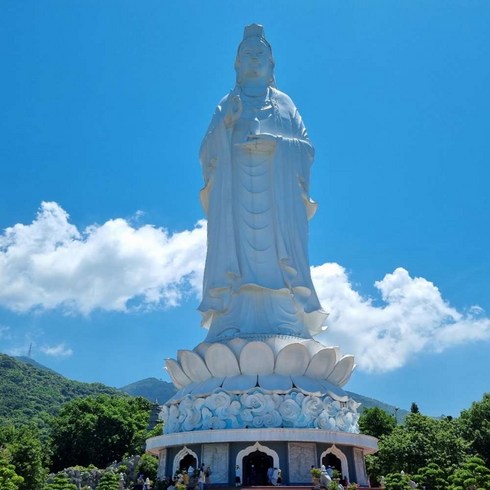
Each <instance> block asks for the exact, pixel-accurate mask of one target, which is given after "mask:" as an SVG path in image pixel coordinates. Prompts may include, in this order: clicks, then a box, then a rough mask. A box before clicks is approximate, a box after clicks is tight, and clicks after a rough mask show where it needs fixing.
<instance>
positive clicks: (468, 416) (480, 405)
mask: <svg viewBox="0 0 490 490" xmlns="http://www.w3.org/2000/svg"><path fill="white" fill-rule="evenodd" d="M459 424H460V426H461V433H462V435H463V437H464V438H465V439H466V440H467V441H468V442H469V443H470V446H471V448H472V449H473V450H474V451H475V452H476V453H478V454H479V455H480V456H481V457H483V459H484V460H485V463H486V464H487V466H490V393H485V394H484V395H483V399H482V400H481V401H480V402H474V403H473V404H472V405H471V407H470V408H469V409H467V410H463V411H462V412H461V416H460V418H459Z"/></svg>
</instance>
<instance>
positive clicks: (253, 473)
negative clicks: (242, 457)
mask: <svg viewBox="0 0 490 490" xmlns="http://www.w3.org/2000/svg"><path fill="white" fill-rule="evenodd" d="M256 483H257V472H256V471H255V466H254V465H252V467H251V468H250V485H252V486H254V485H255V484H256Z"/></svg>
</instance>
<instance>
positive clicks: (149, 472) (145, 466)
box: [137, 454, 158, 481]
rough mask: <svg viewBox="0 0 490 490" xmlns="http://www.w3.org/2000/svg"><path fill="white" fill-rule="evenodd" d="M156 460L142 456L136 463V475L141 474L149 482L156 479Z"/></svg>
mask: <svg viewBox="0 0 490 490" xmlns="http://www.w3.org/2000/svg"><path fill="white" fill-rule="evenodd" d="M157 470H158V459H157V458H156V457H155V456H152V455H151V454H143V456H141V459H140V460H139V463H138V471H137V473H138V474H143V475H145V477H148V478H149V479H150V480H151V481H155V480H156V479H157Z"/></svg>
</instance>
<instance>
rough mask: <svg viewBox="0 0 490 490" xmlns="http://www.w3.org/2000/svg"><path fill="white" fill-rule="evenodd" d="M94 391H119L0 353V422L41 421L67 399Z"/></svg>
mask: <svg viewBox="0 0 490 490" xmlns="http://www.w3.org/2000/svg"><path fill="white" fill-rule="evenodd" d="M97 394H108V395H116V394H120V395H123V393H122V392H121V391H119V390H117V389H115V388H110V387H108V386H105V385H103V384H101V383H90V384H89V383H81V382H79V381H72V380H70V379H68V378H65V377H64V376H61V375H60V374H58V373H56V372H54V371H51V370H50V369H47V368H45V367H44V366H41V365H40V364H37V363H36V364H31V363H29V364H28V363H26V361H25V360H18V359H15V358H13V357H10V356H7V355H5V354H0V425H3V424H4V423H6V422H10V423H13V424H15V425H18V424H23V423H26V422H30V421H35V422H36V423H37V425H43V421H46V419H47V418H48V417H49V416H52V415H55V414H56V413H58V411H59V409H60V408H61V406H62V405H63V404H64V403H66V402H67V401H69V400H72V399H74V398H78V397H82V396H87V395H97Z"/></svg>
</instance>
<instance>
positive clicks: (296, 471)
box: [288, 442, 316, 483]
mask: <svg viewBox="0 0 490 490" xmlns="http://www.w3.org/2000/svg"><path fill="white" fill-rule="evenodd" d="M288 452H289V460H288V463H289V481H290V482H293V483H298V482H307V481H310V480H311V474H310V468H311V466H312V465H315V464H316V444H313V443H306V442H290V443H289V444H288Z"/></svg>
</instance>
